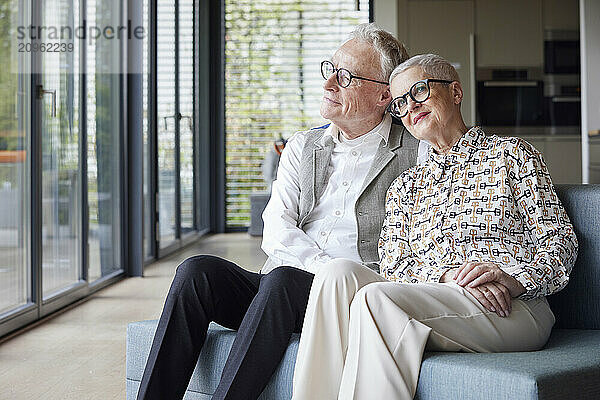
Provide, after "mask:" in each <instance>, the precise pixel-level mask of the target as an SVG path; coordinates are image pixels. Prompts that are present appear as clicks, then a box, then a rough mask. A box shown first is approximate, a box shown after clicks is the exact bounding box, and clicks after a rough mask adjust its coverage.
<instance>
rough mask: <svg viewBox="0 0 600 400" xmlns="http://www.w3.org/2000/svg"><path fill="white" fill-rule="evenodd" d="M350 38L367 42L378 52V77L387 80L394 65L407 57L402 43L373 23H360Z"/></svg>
mask: <svg viewBox="0 0 600 400" xmlns="http://www.w3.org/2000/svg"><path fill="white" fill-rule="evenodd" d="M350 39H357V40H360V41H362V42H367V43H369V44H371V45H372V46H373V48H374V49H375V51H377V53H379V60H380V63H381V76H380V79H382V80H384V81H387V80H388V78H389V76H390V74H391V73H392V71H393V70H394V67H395V66H396V65H398V64H400V63H401V62H403V61H404V60H406V59H408V52H407V51H406V48H405V47H404V45H403V44H402V43H400V42H399V41H398V39H396V38H395V37H394V35H392V34H391V33H389V32H387V31H385V30H383V29H381V28H380V27H378V26H377V25H375V24H374V23H366V24H360V25H358V26H357V27H356V28H354V30H353V31H352V32H351V33H350Z"/></svg>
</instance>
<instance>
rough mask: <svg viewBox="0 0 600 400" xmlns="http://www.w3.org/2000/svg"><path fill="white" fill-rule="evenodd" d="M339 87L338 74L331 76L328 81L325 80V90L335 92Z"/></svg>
mask: <svg viewBox="0 0 600 400" xmlns="http://www.w3.org/2000/svg"><path fill="white" fill-rule="evenodd" d="M338 87H339V86H338V83H337V76H336V74H331V76H329V78H328V79H325V82H324V83H323V89H325V90H335V89H337V88H338Z"/></svg>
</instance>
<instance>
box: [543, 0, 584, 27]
mask: <svg viewBox="0 0 600 400" xmlns="http://www.w3.org/2000/svg"><path fill="white" fill-rule="evenodd" d="M542 10H543V21H544V29H549V30H565V31H578V30H579V0H544V2H543V3H542Z"/></svg>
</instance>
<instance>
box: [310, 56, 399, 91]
mask: <svg viewBox="0 0 600 400" xmlns="http://www.w3.org/2000/svg"><path fill="white" fill-rule="evenodd" d="M325 64H329V65H331V68H333V72H332V73H331V75H333V74H335V80H336V82H337V84H338V85H339V86H340V87H343V88H347V87H348V86H350V84H351V83H352V79H361V80H363V81H369V82H375V83H381V84H382V85H389V83H388V82H383V81H378V80H375V79H369V78H363V77H362V76H357V75H354V74H352V72H350V71H348V70H347V69H346V68H336V67H335V66H334V65H333V63H332V62H331V61H328V60H325V61H321V76H322V77H323V79H325V80H327V79H329V78H330V77H331V75H329V76H325V73H324V72H323V65H325ZM340 71H345V72H347V73H348V75H350V79H349V80H348V84H347V85H346V86H344V85H342V84H341V83H340Z"/></svg>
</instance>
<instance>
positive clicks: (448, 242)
mask: <svg viewBox="0 0 600 400" xmlns="http://www.w3.org/2000/svg"><path fill="white" fill-rule="evenodd" d="M379 257H380V259H381V261H380V267H381V275H383V277H385V278H386V279H388V280H391V281H397V282H404V283H417V282H439V280H440V278H441V276H442V275H443V274H444V272H446V271H447V270H449V269H451V268H458V267H460V266H461V265H462V264H464V263H465V262H470V261H486V262H493V263H496V264H497V265H498V266H499V267H500V268H502V269H503V270H504V271H505V272H507V273H508V274H510V275H512V276H513V277H515V278H516V279H517V280H518V281H519V282H520V283H521V284H522V285H523V286H524V287H525V289H526V292H525V293H524V294H523V295H521V296H520V298H522V299H531V298H535V297H540V296H547V295H549V294H552V293H554V292H556V291H558V290H560V289H562V288H563V287H565V285H566V284H567V283H568V281H569V273H570V272H571V269H572V268H573V264H574V263H575V258H576V257H577V238H576V237H575V233H574V231H573V226H572V225H571V222H570V221H569V217H568V216H567V214H566V212H565V210H564V208H563V206H562V204H561V202H560V200H559V199H558V197H557V195H556V192H555V190H554V186H553V185H552V181H551V179H550V174H549V173H548V168H547V167H546V164H545V163H544V161H543V159H542V155H541V154H540V153H539V152H538V151H537V150H536V149H535V148H534V147H533V146H531V145H530V144H529V143H527V142H525V141H524V140H522V139H519V138H508V137H507V138H500V137H498V136H489V137H488V136H486V135H485V133H484V132H483V131H482V130H481V129H480V128H477V127H475V128H472V129H470V130H469V131H468V132H467V133H465V134H464V135H463V136H462V137H461V138H460V140H459V141H458V142H457V143H456V144H455V145H454V146H453V147H452V149H451V150H450V151H449V152H448V153H447V154H436V153H435V152H434V151H433V149H430V150H429V154H428V159H427V161H426V162H425V163H423V164H420V165H417V166H415V167H413V168H411V169H409V170H408V171H406V172H404V173H403V174H402V175H400V176H399V177H398V178H397V179H396V180H395V181H394V182H393V183H392V185H391V186H390V189H389V190H388V193H387V196H386V217H385V221H384V223H383V228H382V231H381V237H380V239H379Z"/></svg>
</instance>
